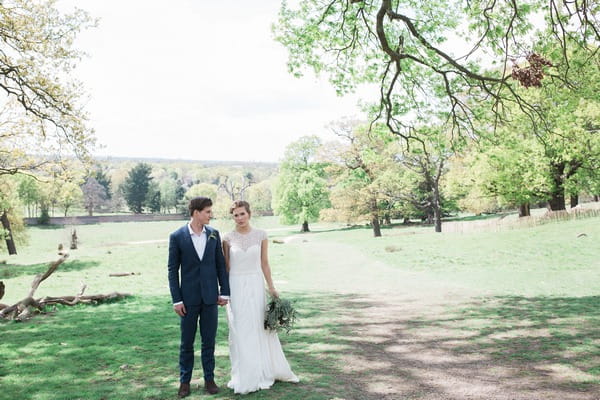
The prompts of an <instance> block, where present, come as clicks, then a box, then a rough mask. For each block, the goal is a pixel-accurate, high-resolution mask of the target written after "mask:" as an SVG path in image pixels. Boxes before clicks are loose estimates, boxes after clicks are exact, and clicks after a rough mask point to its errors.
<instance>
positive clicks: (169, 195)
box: [159, 177, 183, 213]
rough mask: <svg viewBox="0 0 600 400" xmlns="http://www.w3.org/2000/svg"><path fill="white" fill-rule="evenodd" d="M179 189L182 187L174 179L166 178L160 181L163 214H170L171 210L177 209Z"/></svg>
mask: <svg viewBox="0 0 600 400" xmlns="http://www.w3.org/2000/svg"><path fill="white" fill-rule="evenodd" d="M179 187H180V185H179V184H178V183H177V181H176V180H175V179H174V178H173V177H166V178H164V179H163V180H162V181H160V183H159V190H160V206H161V208H162V211H163V212H165V213H169V212H171V210H173V209H176V208H177V202H178V201H179V199H178V198H177V196H178V189H179ZM182 197H183V196H182Z"/></svg>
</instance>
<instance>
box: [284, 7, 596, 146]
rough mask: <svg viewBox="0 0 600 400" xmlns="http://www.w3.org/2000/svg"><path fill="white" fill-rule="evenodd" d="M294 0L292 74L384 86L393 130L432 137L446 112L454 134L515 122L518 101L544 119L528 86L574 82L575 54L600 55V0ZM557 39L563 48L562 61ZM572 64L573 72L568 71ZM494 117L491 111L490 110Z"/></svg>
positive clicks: (289, 14)
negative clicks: (430, 125) (422, 129)
mask: <svg viewBox="0 0 600 400" xmlns="http://www.w3.org/2000/svg"><path fill="white" fill-rule="evenodd" d="M294 3H296V6H295V7H292V6H290V5H289V4H288V2H287V1H284V2H283V4H282V7H281V10H280V14H279V20H278V23H277V24H276V25H275V27H274V30H275V34H276V38H277V40H278V41H280V42H281V43H282V44H283V45H284V46H285V47H286V48H287V49H288V51H289V61H288V65H289V68H290V70H291V72H292V73H294V74H296V75H301V74H302V73H303V72H304V71H305V70H306V68H312V69H313V70H314V71H315V72H317V73H325V74H327V75H328V76H329V78H330V81H331V82H332V84H333V85H334V86H335V88H336V89H337V90H338V92H340V93H344V92H347V91H351V90H353V89H355V88H356V86H357V85H359V84H361V83H375V84H377V85H378V86H379V90H380V102H379V104H378V105H375V106H374V108H373V110H372V111H373V114H374V116H375V118H381V119H382V120H383V121H384V122H385V124H386V125H387V126H388V128H389V129H390V131H392V132H394V133H395V134H398V135H400V136H402V137H404V138H406V139H408V138H412V137H416V138H418V139H422V138H421V137H420V135H419V130H418V129H415V127H418V126H419V125H421V124H423V122H428V121H431V120H432V118H436V119H437V120H438V123H450V124H451V126H452V129H453V132H452V133H456V132H458V133H461V134H466V133H471V134H472V132H473V131H476V130H477V129H479V128H480V127H481V125H480V124H476V123H475V122H476V121H477V120H478V119H479V118H480V117H481V115H480V113H479V112H478V110H479V108H480V106H481V105H484V106H485V107H486V108H487V109H489V110H492V112H493V114H494V115H493V117H494V118H493V119H492V120H489V119H488V120H487V121H486V122H487V126H492V127H493V126H496V125H497V124H498V123H499V122H502V121H504V120H505V114H504V108H505V107H506V106H508V105H511V104H515V105H517V106H518V107H519V108H520V110H521V111H522V112H523V113H525V114H526V115H528V116H530V117H531V118H534V117H535V116H537V115H538V114H537V108H536V104H535V103H533V102H531V101H529V99H527V98H526V97H524V96H523V95H522V92H520V91H519V90H517V89H518V87H519V86H520V85H523V86H527V87H532V86H533V87H536V86H539V85H540V84H541V82H542V80H543V79H544V77H545V76H548V75H549V76H553V77H555V78H556V79H560V80H561V81H563V82H565V85H567V86H568V85H569V83H570V82H571V81H573V80H574V79H576V78H577V76H576V73H575V72H574V71H573V70H572V69H570V68H568V66H569V65H570V62H571V60H570V57H571V54H572V52H573V51H574V50H579V51H583V52H585V53H586V54H587V57H588V58H590V59H592V58H594V57H596V58H597V57H598V54H597V52H598V44H599V43H600V20H599V19H598V15H600V4H599V3H598V2H586V1H584V2H573V1H570V0H550V1H545V0H531V1H527V2H517V1H510V0H503V1H497V0H449V1H448V0H444V1H441V0H432V1H427V2H416V1H413V0H300V1H298V2H294ZM549 44H552V45H553V47H554V48H558V49H559V51H558V52H556V54H554V57H552V60H549V58H550V55H549V54H548V52H547V48H548V45H549ZM559 66H564V68H558V67H559ZM486 118H487V116H486Z"/></svg>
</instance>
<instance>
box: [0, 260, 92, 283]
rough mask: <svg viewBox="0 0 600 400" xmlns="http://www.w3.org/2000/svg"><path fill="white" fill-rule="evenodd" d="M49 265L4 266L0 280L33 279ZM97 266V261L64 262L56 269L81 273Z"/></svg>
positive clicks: (48, 263)
mask: <svg viewBox="0 0 600 400" xmlns="http://www.w3.org/2000/svg"><path fill="white" fill-rule="evenodd" d="M52 262H53V261H52ZM50 264H51V262H46V263H41V264H30V265H17V264H6V265H4V266H0V278H1V279H9V278H15V277H18V276H23V275H31V276H32V277H33V276H35V275H37V274H41V273H44V272H46V271H47V270H48V267H49V266H50ZM99 264H100V263H99V262H97V261H80V260H73V261H65V262H64V263H62V264H61V265H60V266H59V267H58V270H59V271H61V272H70V271H83V270H85V269H88V268H94V267H97V266H98V265H99Z"/></svg>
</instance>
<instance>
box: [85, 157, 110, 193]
mask: <svg viewBox="0 0 600 400" xmlns="http://www.w3.org/2000/svg"><path fill="white" fill-rule="evenodd" d="M89 176H90V177H91V178H94V180H95V181H96V182H97V183H99V184H100V185H102V186H103V187H104V193H105V198H106V200H110V199H111V198H112V187H111V186H112V182H111V179H110V176H109V175H108V173H107V171H106V170H105V169H104V168H102V167H101V166H100V165H98V166H97V167H96V169H94V170H93V171H92V172H90V174H89Z"/></svg>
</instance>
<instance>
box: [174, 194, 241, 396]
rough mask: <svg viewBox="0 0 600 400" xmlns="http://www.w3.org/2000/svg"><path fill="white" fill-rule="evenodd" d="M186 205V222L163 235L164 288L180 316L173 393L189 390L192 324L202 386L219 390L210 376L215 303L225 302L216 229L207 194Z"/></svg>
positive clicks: (225, 282)
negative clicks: (166, 274) (176, 385)
mask: <svg viewBox="0 0 600 400" xmlns="http://www.w3.org/2000/svg"><path fill="white" fill-rule="evenodd" d="M189 211H190V216H191V219H190V222H189V223H188V224H186V225H184V226H183V227H181V228H179V229H178V230H176V231H175V232H173V233H172V234H171V236H170V237H169V264H168V268H169V289H170V290H171V297H172V299H173V309H174V311H175V312H176V313H177V315H179V316H180V317H181V346H180V352H179V370H180V377H179V381H180V386H179V391H178V393H177V394H178V395H179V397H186V396H188V395H189V394H190V380H191V379H192V370H193V369H194V339H195V338H196V331H197V328H198V326H200V337H201V339H202V369H203V370H204V387H205V389H206V391H207V392H209V393H210V394H215V393H217V392H218V391H219V388H218V387H217V385H216V384H215V380H214V369H215V337H216V335H217V315H218V309H217V305H221V306H222V305H225V304H227V302H228V298H229V279H228V276H227V271H226V269H225V259H224V258H223V251H222V249H221V238H220V237H219V232H218V231H217V230H215V229H213V228H211V227H209V226H208V224H209V222H210V218H211V216H212V200H211V199H209V198H207V197H195V198H193V199H192V200H190V204H189ZM219 287H220V288H221V291H220V294H219Z"/></svg>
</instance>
